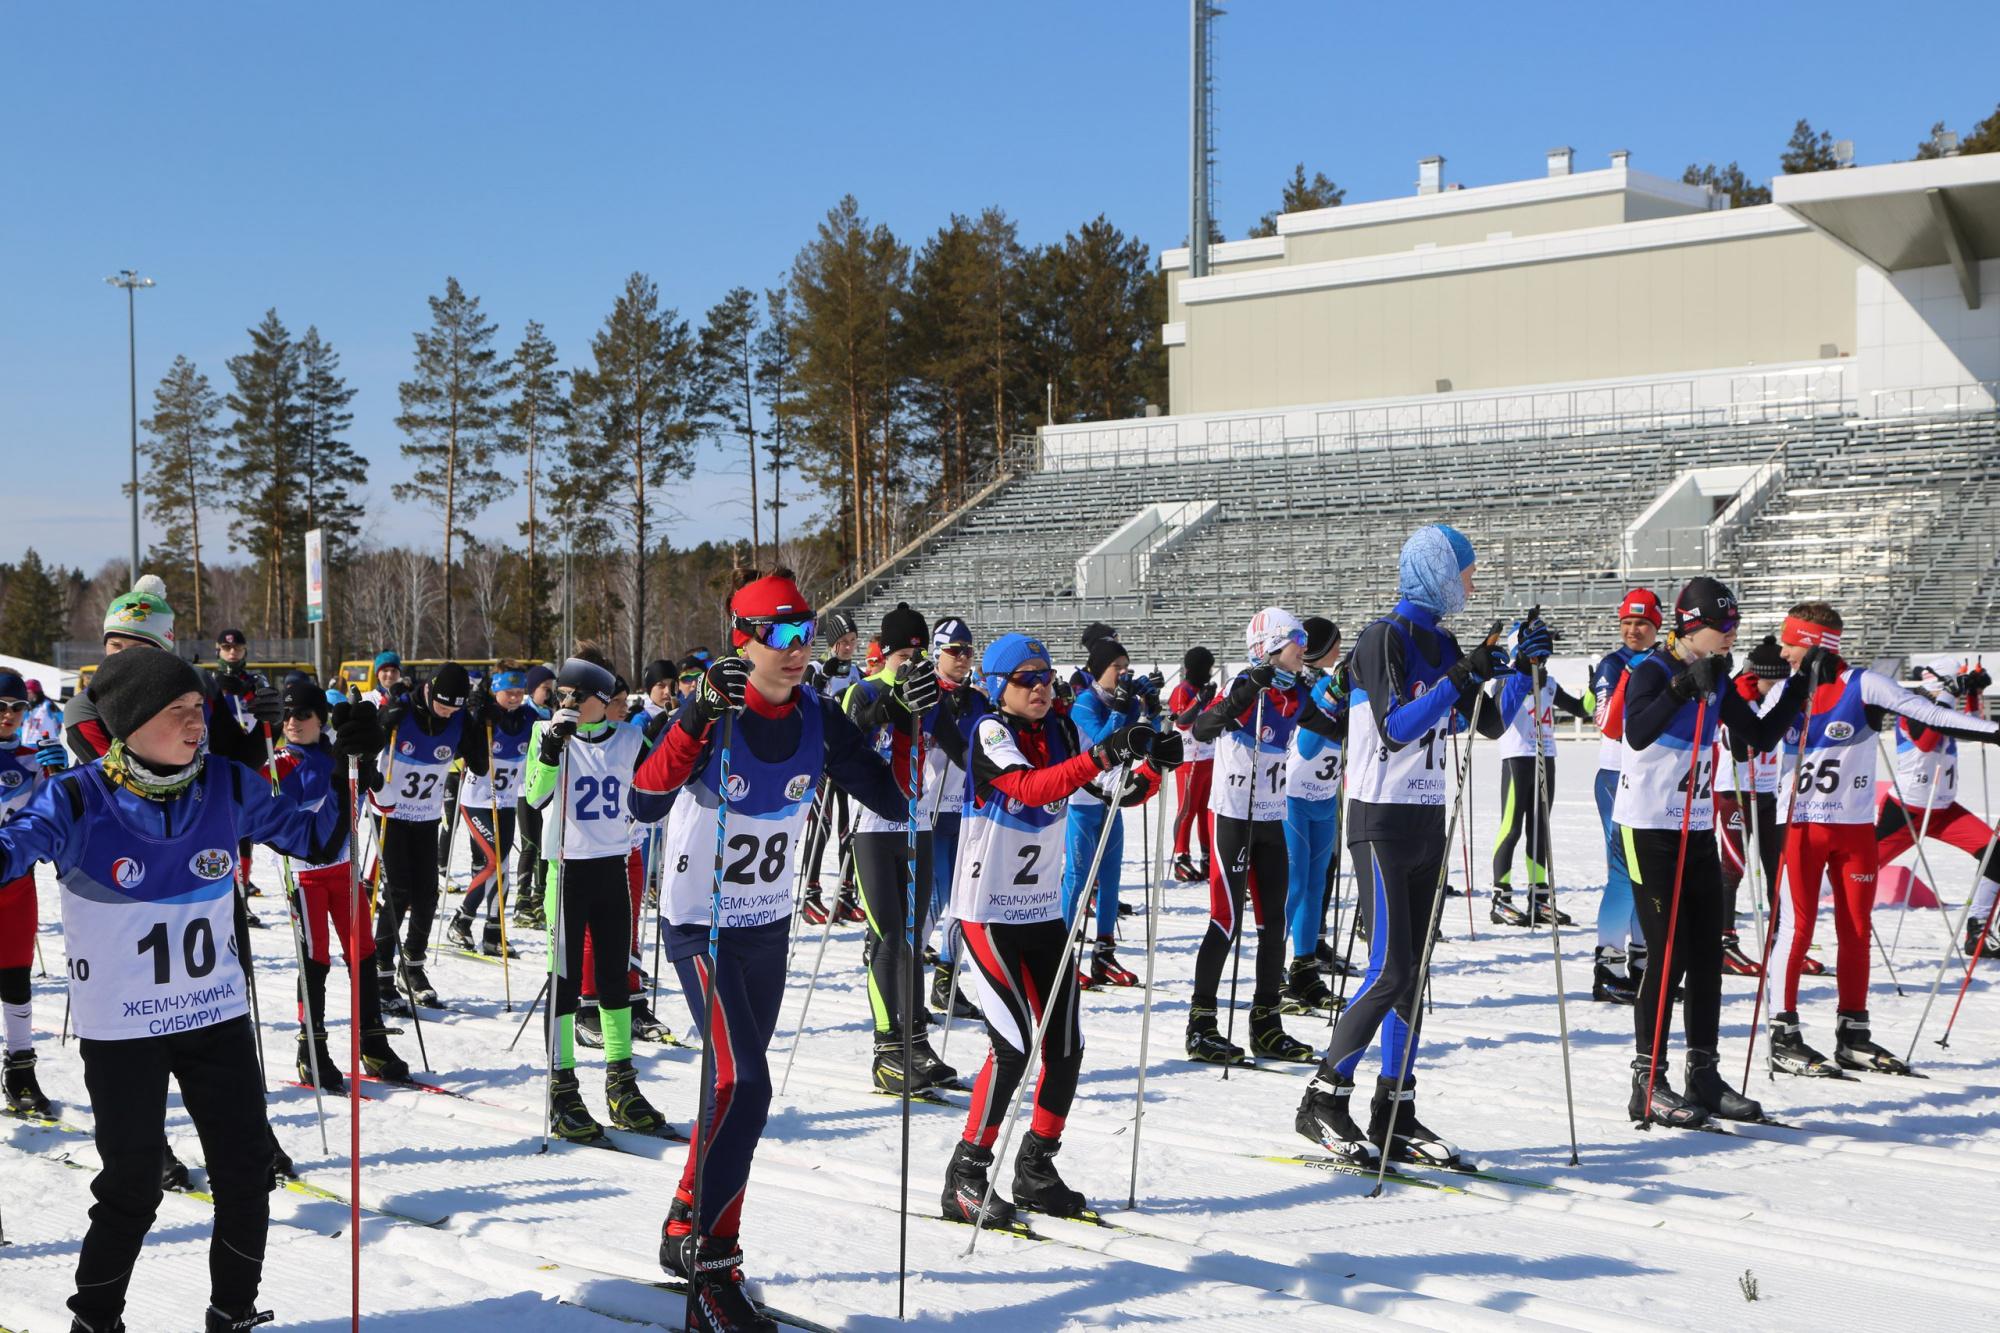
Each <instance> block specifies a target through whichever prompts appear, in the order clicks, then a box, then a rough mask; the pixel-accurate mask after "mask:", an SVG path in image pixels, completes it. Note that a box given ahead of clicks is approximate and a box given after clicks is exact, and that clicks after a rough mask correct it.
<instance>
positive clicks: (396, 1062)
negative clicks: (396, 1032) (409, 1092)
mask: <svg viewBox="0 0 2000 1333" xmlns="http://www.w3.org/2000/svg"><path fill="white" fill-rule="evenodd" d="M361 1067H362V1068H363V1069H365V1070H367V1071H368V1072H369V1073H370V1074H371V1075H373V1076H374V1077H376V1078H379V1079H381V1080H382V1081H383V1082H384V1083H408V1082H409V1081H410V1067H409V1065H407V1064H405V1063H404V1062H403V1057H402V1056H400V1055H397V1054H396V1052H395V1049H394V1048H393V1047H391V1046H390V1045H389V1034H388V1033H387V1032H385V1031H383V1030H382V1029H381V1028H369V1029H368V1030H367V1031H366V1032H363V1033H362V1034H361Z"/></svg>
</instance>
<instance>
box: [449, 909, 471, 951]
mask: <svg viewBox="0 0 2000 1333" xmlns="http://www.w3.org/2000/svg"><path fill="white" fill-rule="evenodd" d="M444 937H445V939H446V940H447V941H448V942H449V943H450V944H451V946H452V947H453V948H455V949H463V950H465V951H466V952H467V953H473V952H475V951H476V950H477V949H478V948H479V946H478V945H477V944H474V943H473V942H472V918H471V917H470V916H468V915H467V914H466V913H464V912H453V913H452V914H451V921H450V922H449V923H448V924H447V925H446V926H445V928H444Z"/></svg>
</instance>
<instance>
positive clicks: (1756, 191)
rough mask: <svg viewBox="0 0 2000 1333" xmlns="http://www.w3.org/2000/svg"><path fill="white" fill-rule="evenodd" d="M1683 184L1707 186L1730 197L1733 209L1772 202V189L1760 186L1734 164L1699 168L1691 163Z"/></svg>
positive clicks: (1709, 165)
mask: <svg viewBox="0 0 2000 1333" xmlns="http://www.w3.org/2000/svg"><path fill="white" fill-rule="evenodd" d="M1681 182H1682V183H1683V184H1685V185H1706V186H1708V187H1710V188H1711V189H1713V190H1714V191H1715V192H1716V193H1717V194H1726V195H1728V196H1729V206H1730V207H1731V208H1749V207H1752V206H1753V205H1756V204H1768V203H1770V202H1771V187H1770V186H1768V185H1759V184H1757V183H1756V182H1755V181H1753V180H1751V179H1750V178H1749V177H1748V176H1745V175H1744V174H1743V168H1742V167H1739V166H1737V165H1736V164H1735V163H1734V162H1731V163H1730V164H1729V165H1728V166H1726V167H1718V166H1716V165H1715V163H1713V162H1711V163H1709V164H1708V165H1707V166H1705V167H1698V166H1696V165H1695V164H1694V163H1692V162H1690V163H1689V164H1688V168H1687V170H1686V171H1683V172H1682V173H1681Z"/></svg>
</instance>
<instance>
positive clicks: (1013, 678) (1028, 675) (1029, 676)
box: [1007, 667, 1056, 690]
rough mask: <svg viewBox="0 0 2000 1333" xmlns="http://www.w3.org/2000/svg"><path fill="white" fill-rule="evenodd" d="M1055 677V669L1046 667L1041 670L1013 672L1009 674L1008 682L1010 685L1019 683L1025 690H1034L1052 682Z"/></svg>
mask: <svg viewBox="0 0 2000 1333" xmlns="http://www.w3.org/2000/svg"><path fill="white" fill-rule="evenodd" d="M1055 678H1056V673H1055V671H1054V670H1053V669H1051V668H1048V667H1044V668H1042V669H1041V670H1040V671H1016V672H1013V673H1011V674H1009V675H1008V677H1007V683H1008V684H1010V685H1019V686H1020V687H1021V688H1022V689H1024V690H1032V689H1036V688H1038V687H1040V686H1043V685H1047V684H1049V683H1051V682H1052V681H1054V680H1055Z"/></svg>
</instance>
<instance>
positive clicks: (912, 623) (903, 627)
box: [882, 602, 931, 657]
mask: <svg viewBox="0 0 2000 1333" xmlns="http://www.w3.org/2000/svg"><path fill="white" fill-rule="evenodd" d="M930 638H931V627H930V626H929V625H927V624H925V623H924V617H923V614H922V613H921V612H918V611H912V610H911V609H910V604H909V603H908V602H898V603H896V609H895V610H893V611H891V612H889V613H888V614H887V615H885V616H883V617H882V655H883V656H885V657H886V656H888V655H889V654H890V653H893V652H896V651H898V650H899V649H903V648H922V647H923V646H924V645H925V644H927V643H929V642H930Z"/></svg>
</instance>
